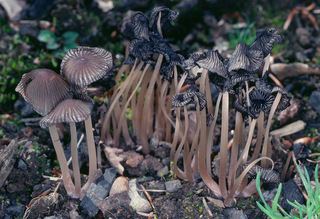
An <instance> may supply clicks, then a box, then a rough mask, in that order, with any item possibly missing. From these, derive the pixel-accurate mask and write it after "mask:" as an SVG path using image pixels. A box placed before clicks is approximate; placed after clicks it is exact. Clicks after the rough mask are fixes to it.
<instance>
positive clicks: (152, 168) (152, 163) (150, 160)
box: [141, 155, 163, 173]
mask: <svg viewBox="0 0 320 219" xmlns="http://www.w3.org/2000/svg"><path fill="white" fill-rule="evenodd" d="M161 168H163V165H162V163H161V162H160V161H159V159H157V158H155V157H153V156H151V155H147V156H146V158H145V159H144V160H143V161H142V163H141V169H142V170H143V171H144V172H145V173H154V172H156V171H158V170H160V169H161Z"/></svg>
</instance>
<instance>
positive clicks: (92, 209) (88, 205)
mask: <svg viewBox="0 0 320 219" xmlns="http://www.w3.org/2000/svg"><path fill="white" fill-rule="evenodd" d="M80 206H81V207H82V208H83V210H84V212H85V213H86V214H87V215H89V216H90V217H94V216H96V214H98V211H99V208H98V207H97V206H96V205H95V204H94V203H93V202H92V200H91V199H90V198H88V197H87V196H85V197H84V198H83V199H82V201H81V203H80Z"/></svg>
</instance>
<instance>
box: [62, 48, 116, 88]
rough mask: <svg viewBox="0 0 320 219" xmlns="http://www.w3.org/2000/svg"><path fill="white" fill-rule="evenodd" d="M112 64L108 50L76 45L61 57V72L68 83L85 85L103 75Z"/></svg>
mask: <svg viewBox="0 0 320 219" xmlns="http://www.w3.org/2000/svg"><path fill="white" fill-rule="evenodd" d="M112 65H113V62H112V55H111V53H110V52H108V51H106V50H104V49H102V48H97V47H78V48H76V49H70V50H69V51H68V52H67V54H66V55H65V56H64V57H63V60H62V62H61V74H62V75H63V76H64V77H65V78H66V79H67V81H68V82H70V84H74V85H78V86H80V87H85V86H87V85H89V84H91V83H92V82H95V81H97V80H99V79H101V78H102V77H103V76H105V75H106V74H107V72H108V71H110V70H111V68H112Z"/></svg>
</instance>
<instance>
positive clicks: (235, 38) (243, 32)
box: [228, 23, 256, 49]
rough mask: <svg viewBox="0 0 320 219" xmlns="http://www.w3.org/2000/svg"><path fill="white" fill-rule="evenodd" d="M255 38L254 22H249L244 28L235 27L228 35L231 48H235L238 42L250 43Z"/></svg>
mask: <svg viewBox="0 0 320 219" xmlns="http://www.w3.org/2000/svg"><path fill="white" fill-rule="evenodd" d="M255 38H256V28H255V24H254V23H250V24H249V25H247V26H246V27H245V28H241V29H235V30H233V31H232V32H230V33H229V35H228V39H229V45H230V48H231V49H234V48H236V46H237V45H238V44H239V43H245V44H251V43H252V42H253V41H254V39H255Z"/></svg>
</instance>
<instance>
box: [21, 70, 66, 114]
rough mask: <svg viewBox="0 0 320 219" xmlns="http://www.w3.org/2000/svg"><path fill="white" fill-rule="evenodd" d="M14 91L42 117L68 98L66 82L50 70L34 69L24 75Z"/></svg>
mask: <svg viewBox="0 0 320 219" xmlns="http://www.w3.org/2000/svg"><path fill="white" fill-rule="evenodd" d="M15 90H16V91H17V92H19V93H20V94H21V95H22V97H23V98H24V99H25V101H27V102H28V103H30V104H31V105H32V107H33V109H34V110H35V111H36V112H37V113H39V114H40V115H42V116H45V115H47V114H48V113H49V112H50V111H51V110H52V109H53V108H54V107H55V106H56V105H57V104H58V103H59V102H60V101H62V100H63V99H66V98H68V97H70V92H69V91H70V88H69V85H68V84H67V82H66V81H64V80H63V78H62V77H61V76H60V75H59V74H57V73H55V72H54V71H52V70H50V69H35V70H33V71H31V72H29V73H26V74H24V75H23V76H22V78H21V81H20V82H19V84H18V85H17V87H16V89H15Z"/></svg>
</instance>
